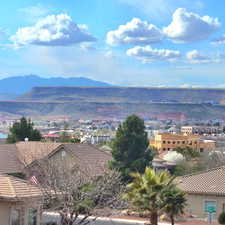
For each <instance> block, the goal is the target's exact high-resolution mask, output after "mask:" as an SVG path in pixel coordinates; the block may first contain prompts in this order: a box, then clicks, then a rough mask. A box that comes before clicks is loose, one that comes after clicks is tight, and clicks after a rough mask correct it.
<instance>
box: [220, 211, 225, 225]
mask: <svg viewBox="0 0 225 225" xmlns="http://www.w3.org/2000/svg"><path fill="white" fill-rule="evenodd" d="M218 222H219V224H225V212H222V213H220V215H219V217H218Z"/></svg>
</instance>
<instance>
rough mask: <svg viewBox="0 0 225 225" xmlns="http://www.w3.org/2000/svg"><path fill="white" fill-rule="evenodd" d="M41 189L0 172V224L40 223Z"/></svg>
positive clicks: (22, 224) (21, 224)
mask: <svg viewBox="0 0 225 225" xmlns="http://www.w3.org/2000/svg"><path fill="white" fill-rule="evenodd" d="M41 204H42V192H41V190H40V189H39V188H38V187H37V186H34V185H32V184H30V183H29V182H27V181H25V180H22V179H18V178H15V177H13V176H9V175H4V174H0V224H1V225H14V224H20V225H31V224H35V225H40V223H41Z"/></svg>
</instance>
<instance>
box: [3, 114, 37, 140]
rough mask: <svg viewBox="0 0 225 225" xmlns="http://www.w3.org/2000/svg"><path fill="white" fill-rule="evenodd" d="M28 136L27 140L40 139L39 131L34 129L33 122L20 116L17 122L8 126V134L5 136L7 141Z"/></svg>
mask: <svg viewBox="0 0 225 225" xmlns="http://www.w3.org/2000/svg"><path fill="white" fill-rule="evenodd" d="M25 138H28V140H29V141H40V140H41V133H40V131H39V130H37V129H34V124H33V123H32V122H31V120H30V119H28V120H27V119H26V118H25V117H22V118H21V119H20V121H19V122H15V123H13V126H12V127H11V128H10V134H9V135H8V137H7V143H15V142H18V141H24V139H25Z"/></svg>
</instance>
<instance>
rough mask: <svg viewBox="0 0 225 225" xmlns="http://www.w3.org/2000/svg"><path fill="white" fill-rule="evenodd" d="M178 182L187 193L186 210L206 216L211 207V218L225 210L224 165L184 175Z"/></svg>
mask: <svg viewBox="0 0 225 225" xmlns="http://www.w3.org/2000/svg"><path fill="white" fill-rule="evenodd" d="M178 182H179V184H178V185H179V187H180V188H181V189H182V190H184V191H185V192H186V193H187V195H186V198H187V208H186V210H187V212H189V213H191V214H192V215H194V216H196V217H200V218H207V217H208V214H209V213H208V212H207V211H208V210H209V208H213V209H214V210H215V213H212V214H213V219H214V220H217V218H218V216H219V214H220V213H221V212H222V211H225V166H223V167H219V168H215V169H211V170H208V171H206V172H201V173H197V174H192V175H187V176H184V177H182V178H180V179H179V181H178Z"/></svg>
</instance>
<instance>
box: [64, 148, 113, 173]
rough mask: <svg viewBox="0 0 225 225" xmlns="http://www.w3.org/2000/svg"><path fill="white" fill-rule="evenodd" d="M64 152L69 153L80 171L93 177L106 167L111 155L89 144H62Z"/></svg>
mask: <svg viewBox="0 0 225 225" xmlns="http://www.w3.org/2000/svg"><path fill="white" fill-rule="evenodd" d="M64 147H65V150H67V151H70V152H71V153H72V154H73V155H74V156H75V157H74V160H75V161H76V162H77V163H78V165H79V167H80V168H81V169H84V170H85V169H86V170H87V171H90V172H91V173H93V174H94V175H100V174H101V173H102V171H103V169H104V168H106V167H108V161H109V160H112V155H111V153H109V152H105V151H103V150H100V149H98V148H96V147H95V146H93V145H89V144H64Z"/></svg>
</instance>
